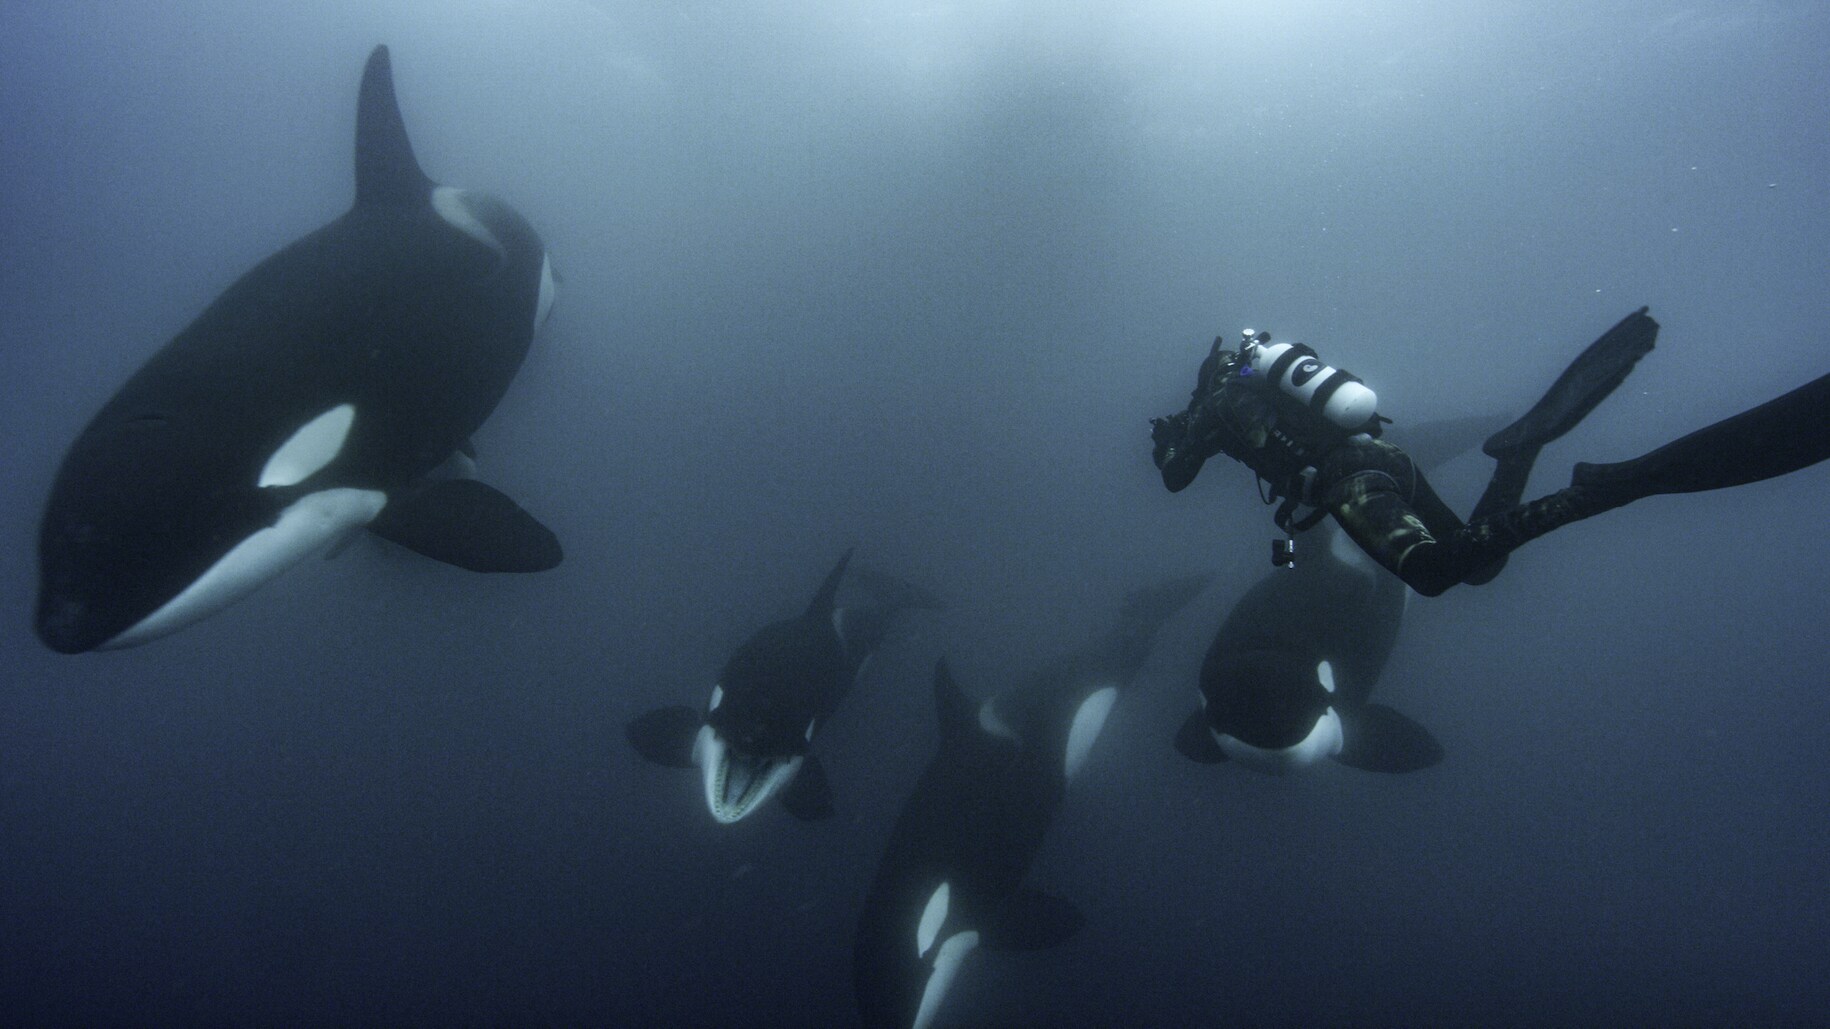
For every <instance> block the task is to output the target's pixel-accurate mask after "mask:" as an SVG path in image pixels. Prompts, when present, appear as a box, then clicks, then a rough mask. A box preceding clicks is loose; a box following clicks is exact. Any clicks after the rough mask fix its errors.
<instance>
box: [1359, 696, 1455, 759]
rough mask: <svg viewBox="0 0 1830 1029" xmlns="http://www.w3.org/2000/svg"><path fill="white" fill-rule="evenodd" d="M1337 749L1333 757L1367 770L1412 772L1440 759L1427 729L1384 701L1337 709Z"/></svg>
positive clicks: (1439, 750)
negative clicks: (1354, 708)
mask: <svg viewBox="0 0 1830 1029" xmlns="http://www.w3.org/2000/svg"><path fill="white" fill-rule="evenodd" d="M1340 715H1341V736H1342V742H1341V752H1340V753H1339V754H1337V755H1336V756H1335V760H1336V761H1339V762H1340V763H1341V764H1344V765H1346V766H1348V767H1349V768H1358V769H1360V770H1362V771H1367V772H1415V771H1417V770H1419V769H1423V768H1428V767H1430V766H1431V765H1433V764H1435V763H1436V762H1438V761H1441V760H1442V754H1443V751H1442V744H1440V743H1437V742H1436V737H1434V736H1431V735H1430V730H1428V729H1425V728H1424V727H1423V726H1421V725H1418V724H1417V723H1416V722H1414V721H1412V720H1411V719H1409V718H1407V717H1405V716H1404V715H1401V714H1399V713H1398V712H1396V711H1393V710H1392V709H1391V708H1389V707H1386V706H1385V705H1384V704H1368V705H1366V706H1365V707H1363V708H1360V709H1359V710H1357V711H1356V710H1348V711H1342V712H1340Z"/></svg>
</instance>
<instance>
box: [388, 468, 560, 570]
mask: <svg viewBox="0 0 1830 1029" xmlns="http://www.w3.org/2000/svg"><path fill="white" fill-rule="evenodd" d="M369 531H370V532H373V533H374V534H375V535H377V536H380V537H381V538H382V539H385V540H388V541H390V542H392V543H398V544H400V545H401V546H403V547H406V548H407V549H408V550H411V551H413V552H414V553H416V554H421V555H424V556H426V557H429V558H431V559H432V560H434V561H443V562H444V563H445V564H448V565H456V566H457V567H459V568H463V569H466V570H468V571H472V572H544V571H546V570H547V569H549V568H552V567H554V566H556V565H558V564H559V562H560V559H561V558H563V557H564V553H563V552H562V551H561V550H560V549H559V540H558V538H557V537H555V536H554V535H553V530H551V529H548V528H547V527H546V526H544V525H541V524H540V523H539V522H538V521H535V520H534V516H533V515H531V514H528V513H527V512H526V511H524V510H522V509H521V506H520V505H519V504H516V503H515V502H514V501H513V500H510V499H508V497H507V496H506V495H504V494H503V493H502V492H501V491H500V490H497V489H495V488H493V487H490V486H485V485H483V484H482V483H480V482H478V481H476V480H475V479H441V480H439V481H437V482H429V483H425V484H424V485H422V486H420V487H419V488H417V489H414V490H412V491H409V492H406V493H403V494H402V495H400V496H398V497H393V498H390V499H389V501H388V505H387V506H386V507H384V508H382V509H381V514H380V515H378V516H376V518H375V520H374V521H373V522H370V523H369Z"/></svg>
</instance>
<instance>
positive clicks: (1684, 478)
mask: <svg viewBox="0 0 1830 1029" xmlns="http://www.w3.org/2000/svg"><path fill="white" fill-rule="evenodd" d="M1825 458H1830V375H1825V376H1822V377H1821V378H1818V379H1815V380H1813V381H1811V382H1808V383H1806V384H1805V385H1803V386H1800V387H1798V388H1797V389H1795V390H1793V391H1792V392H1790V393H1787V394H1786V395H1784V396H1782V397H1778V398H1775V399H1773V400H1769V401H1767V402H1766V403H1764V404H1761V405H1760V406H1759V407H1756V408H1753V409H1751V410H1748V411H1743V412H1741V413H1740V414H1738V415H1735V416H1733V417H1731V418H1725V419H1723V420H1722V421H1719V422H1717V423H1715V424H1714V425H1711V426H1708V427H1707V428H1702V429H1698V430H1697V431H1696V432H1693V433H1691V434H1690V435H1688V436H1685V437H1683V438H1682V439H1679V440H1674V441H1673V442H1670V443H1667V444H1665V445H1664V446H1662V447H1659V448H1658V449H1657V450H1654V451H1652V452H1651V453H1649V454H1646V455H1644V456H1642V457H1637V458H1634V459H1633V460H1631V461H1621V462H1619V463H1617V464H1579V465H1577V466H1576V468H1575V471H1574V473H1572V475H1571V476H1570V481H1571V483H1572V484H1574V486H1576V487H1581V488H1585V489H1588V490H1592V491H1596V492H1598V493H1602V494H1606V495H1608V496H1609V497H1611V498H1613V499H1614V500H1615V503H1614V504H1613V506H1615V507H1618V506H1620V505H1621V504H1625V503H1629V502H1631V501H1634V500H1638V499H1639V498H1641V497H1650V496H1655V495H1657V494H1661V493H1696V492H1699V491H1701V490H1712V489H1725V488H1727V487H1729V486H1741V485H1744V484H1746V483H1750V482H1759V481H1760V480H1762V479H1771V478H1773V477H1775V476H1779V475H1784V474H1786V473H1788V472H1795V471H1797V470H1799V469H1800V468H1806V467H1809V466H1811V465H1814V464H1816V463H1818V462H1819V461H1822V460H1824V459H1825Z"/></svg>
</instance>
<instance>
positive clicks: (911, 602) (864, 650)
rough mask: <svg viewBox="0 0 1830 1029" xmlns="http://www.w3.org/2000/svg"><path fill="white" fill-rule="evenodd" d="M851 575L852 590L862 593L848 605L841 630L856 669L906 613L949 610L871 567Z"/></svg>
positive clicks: (931, 596)
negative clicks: (859, 597) (861, 595)
mask: <svg viewBox="0 0 1830 1029" xmlns="http://www.w3.org/2000/svg"><path fill="white" fill-rule="evenodd" d="M849 575H850V582H851V585H852V587H854V589H855V590H856V591H857V592H858V593H861V594H863V597H862V598H861V599H859V600H858V601H857V602H856V603H853V602H849V601H848V602H847V603H846V605H845V609H844V612H843V615H842V617H843V619H844V621H843V623H842V626H841V629H840V635H841V636H842V637H843V640H844V643H845V650H846V653H847V654H849V655H850V656H851V661H852V664H853V665H854V666H861V665H862V664H863V662H864V659H865V658H866V657H868V656H869V655H871V654H873V653H876V651H877V649H878V648H879V647H881V646H882V645H883V641H884V638H885V637H887V636H888V635H889V634H890V629H891V628H892V627H893V626H894V625H895V623H896V619H897V618H898V617H899V616H900V615H902V613H903V612H905V611H944V610H946V609H947V605H946V604H945V603H943V602H942V601H941V600H940V598H938V597H936V596H935V595H934V594H932V593H930V592H928V591H927V590H925V589H923V588H921V587H920V586H917V585H915V584H914V583H912V582H907V581H905V580H903V579H899V578H897V577H895V576H893V575H886V574H884V573H883V572H878V571H874V570H872V569H869V568H854V569H852V570H851V571H850V573H849Z"/></svg>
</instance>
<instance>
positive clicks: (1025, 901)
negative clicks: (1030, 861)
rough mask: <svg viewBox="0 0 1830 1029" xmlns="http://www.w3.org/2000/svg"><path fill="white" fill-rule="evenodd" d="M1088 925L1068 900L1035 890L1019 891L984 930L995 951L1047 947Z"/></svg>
mask: <svg viewBox="0 0 1830 1029" xmlns="http://www.w3.org/2000/svg"><path fill="white" fill-rule="evenodd" d="M1086 924H1087V918H1086V916H1085V915H1083V914H1081V913H1080V909H1079V908H1077V907H1075V906H1074V905H1073V904H1072V903H1071V902H1069V901H1066V900H1063V899H1062V898H1060V897H1053V896H1050V895H1049V894H1046V893H1041V892H1039V891H1036V890H1018V891H1017V892H1016V893H1015V894H1013V895H1012V896H1011V898H1010V900H1009V901H1007V902H1006V903H1005V905H1004V911H1003V913H1002V914H1001V915H1000V916H999V917H998V919H997V921H996V922H994V923H993V924H992V925H990V926H988V927H987V928H986V930H985V946H987V947H989V948H992V949H994V950H1019V951H1022V950H1047V949H1049V948H1050V947H1058V946H1060V945H1061V944H1063V943H1065V942H1067V940H1068V938H1069V937H1071V936H1073V935H1074V934H1075V933H1077V932H1079V931H1080V927H1081V926H1084V925H1086Z"/></svg>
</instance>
